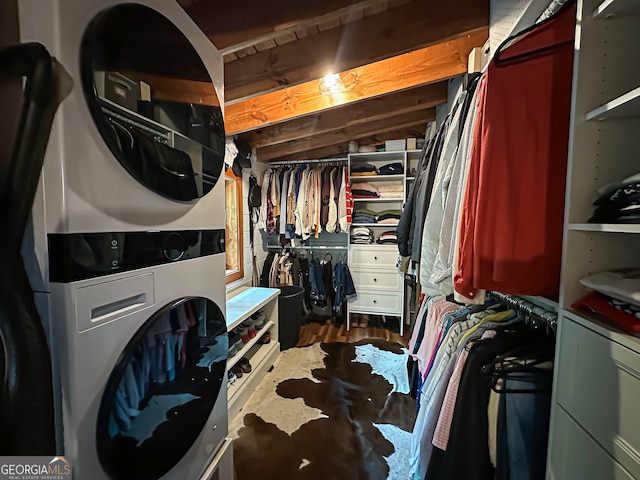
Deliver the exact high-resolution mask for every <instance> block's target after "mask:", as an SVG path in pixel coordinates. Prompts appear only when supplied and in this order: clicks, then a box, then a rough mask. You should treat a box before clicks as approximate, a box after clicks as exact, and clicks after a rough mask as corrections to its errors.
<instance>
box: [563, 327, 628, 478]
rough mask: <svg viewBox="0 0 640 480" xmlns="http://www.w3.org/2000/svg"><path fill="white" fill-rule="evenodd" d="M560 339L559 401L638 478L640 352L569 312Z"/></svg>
mask: <svg viewBox="0 0 640 480" xmlns="http://www.w3.org/2000/svg"><path fill="white" fill-rule="evenodd" d="M560 342H561V343H560V347H559V349H558V351H559V358H558V382H557V385H558V403H560V405H562V406H563V407H564V409H565V410H566V411H567V412H568V413H569V414H570V415H571V416H572V417H573V418H574V419H575V420H576V421H577V422H578V423H579V424H580V425H581V426H582V427H583V428H584V429H585V430H586V431H587V432H589V434H590V435H591V436H593V438H594V439H595V440H596V441H597V442H598V443H599V444H600V445H602V446H603V447H604V448H605V449H606V450H607V451H608V452H609V453H610V454H611V455H612V456H613V457H614V458H615V459H616V460H617V461H618V462H619V463H620V464H621V465H622V466H623V467H624V468H626V469H627V470H628V471H629V472H630V473H631V474H632V475H633V476H634V477H637V478H640V428H639V426H640V406H639V404H638V399H640V355H638V354H637V353H635V352H634V351H632V350H630V349H628V348H626V347H623V346H622V345H619V344H618V343H615V342H612V341H610V340H608V339H607V338H605V337H603V336H601V335H599V334H597V333H595V332H593V331H591V330H589V329H588V328H585V327H583V326H582V325H579V324H577V323H575V322H573V321H570V320H567V319H566V318H565V319H564V323H563V325H562V331H561V340H560ZM609 478H611V477H609Z"/></svg>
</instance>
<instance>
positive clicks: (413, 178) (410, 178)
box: [407, 177, 416, 182]
mask: <svg viewBox="0 0 640 480" xmlns="http://www.w3.org/2000/svg"><path fill="white" fill-rule="evenodd" d="M415 179H416V177H407V182H409V181H413V180H415Z"/></svg>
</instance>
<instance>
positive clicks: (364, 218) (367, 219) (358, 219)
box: [351, 213, 376, 224]
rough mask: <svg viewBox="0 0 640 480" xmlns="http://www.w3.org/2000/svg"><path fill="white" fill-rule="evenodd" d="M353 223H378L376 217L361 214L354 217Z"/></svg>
mask: <svg viewBox="0 0 640 480" xmlns="http://www.w3.org/2000/svg"><path fill="white" fill-rule="evenodd" d="M351 223H355V224H358V223H376V217H372V216H370V215H365V214H362V213H360V214H356V215H354V216H353V221H352V222H351Z"/></svg>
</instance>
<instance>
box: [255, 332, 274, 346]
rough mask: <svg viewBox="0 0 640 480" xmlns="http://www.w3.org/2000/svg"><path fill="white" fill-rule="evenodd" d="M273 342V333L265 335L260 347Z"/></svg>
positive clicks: (259, 341) (260, 341) (261, 339)
mask: <svg viewBox="0 0 640 480" xmlns="http://www.w3.org/2000/svg"><path fill="white" fill-rule="evenodd" d="M269 342H271V332H267V333H265V334H264V335H263V336H262V337H261V338H260V340H258V343H259V344H260V345H266V344H267V343H269Z"/></svg>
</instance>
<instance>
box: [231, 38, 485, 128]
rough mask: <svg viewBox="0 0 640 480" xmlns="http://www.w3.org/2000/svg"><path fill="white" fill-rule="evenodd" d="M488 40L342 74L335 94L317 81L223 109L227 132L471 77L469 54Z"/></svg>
mask: <svg viewBox="0 0 640 480" xmlns="http://www.w3.org/2000/svg"><path fill="white" fill-rule="evenodd" d="M487 35H488V32H487V30H483V31H482V32H478V33H475V34H473V35H465V36H464V37H461V38H458V39H455V40H451V41H449V42H445V43H441V44H438V45H434V46H431V47H426V48H423V49H420V50H416V51H414V52H410V53H405V54H404V55H399V56H397V57H393V58H390V59H387V60H381V61H379V62H376V63H372V64H369V65H365V66H362V67H358V68H354V69H351V70H347V71H345V72H342V73H341V74H340V79H341V82H340V85H338V86H337V87H336V88H334V89H332V90H330V89H329V88H328V86H327V85H326V82H324V80H322V79H321V80H314V81H311V82H307V83H303V84H302V85H298V86H295V87H291V88H286V89H283V90H280V91H277V92H273V93H269V94H266V95H262V96H260V97H257V98H253V99H251V100H246V101H244V102H240V103H236V104H233V105H228V106H225V114H226V119H225V126H226V129H227V132H229V133H230V134H238V133H243V132H247V131H249V130H253V129H256V128H259V127H264V126H266V125H271V124H275V123H279V122H283V121H286V120H290V119H293V118H296V117H301V116H304V115H309V114H311V113H313V112H318V111H321V110H327V109H329V108H335V107H339V106H341V105H346V104H348V103H351V102H356V101H360V100H364V99H367V98H372V97H376V96H379V95H386V94H388V93H391V92H394V91H397V90H404V89H407V88H414V87H417V86H420V85H426V84H429V83H434V82H439V81H441V80H445V79H447V78H451V77H454V76H456V75H460V74H461V73H464V72H466V71H467V57H468V55H469V52H470V51H471V50H472V49H473V48H474V47H477V46H480V45H483V44H484V42H485V40H486V39H487ZM332 92H333V93H332Z"/></svg>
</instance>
